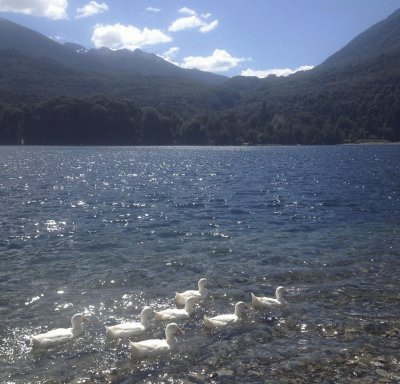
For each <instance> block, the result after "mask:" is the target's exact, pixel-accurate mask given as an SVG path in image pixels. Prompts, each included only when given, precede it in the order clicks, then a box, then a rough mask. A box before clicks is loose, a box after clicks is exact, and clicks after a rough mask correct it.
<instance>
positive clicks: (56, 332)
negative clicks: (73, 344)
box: [31, 313, 89, 349]
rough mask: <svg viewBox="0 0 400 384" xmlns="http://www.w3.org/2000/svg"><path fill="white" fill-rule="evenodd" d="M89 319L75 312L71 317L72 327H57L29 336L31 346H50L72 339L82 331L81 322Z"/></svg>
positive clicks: (36, 347)
mask: <svg viewBox="0 0 400 384" xmlns="http://www.w3.org/2000/svg"><path fill="white" fill-rule="evenodd" d="M84 321H89V320H88V318H87V317H85V316H84V315H83V314H80V313H77V314H75V315H74V316H72V318H71V325H72V328H57V329H53V330H51V331H49V332H46V333H41V334H39V335H33V336H31V345H32V348H35V349H39V348H45V349H47V348H52V347H55V346H57V345H59V344H62V343H65V342H67V341H69V340H73V339H75V338H76V337H78V336H79V335H80V334H81V333H82V332H83V325H82V322H84Z"/></svg>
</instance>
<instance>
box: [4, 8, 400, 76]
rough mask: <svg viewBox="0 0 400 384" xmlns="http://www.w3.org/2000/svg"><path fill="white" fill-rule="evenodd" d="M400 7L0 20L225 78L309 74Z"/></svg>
mask: <svg viewBox="0 0 400 384" xmlns="http://www.w3.org/2000/svg"><path fill="white" fill-rule="evenodd" d="M399 8H400V0H104V1H103V0H98V1H93V0H0V17H3V18H6V19H9V20H11V21H14V22H16V23H18V24H21V25H23V26H25V27H28V28H31V29H34V30H36V31H38V32H40V33H42V34H44V35H46V36H48V37H50V38H52V39H54V40H56V41H59V42H60V43H64V42H74V43H78V44H80V45H83V46H84V47H85V48H88V49H90V48H100V47H108V48H110V49H123V48H125V49H129V50H134V49H136V48H140V49H141V50H143V51H145V52H151V53H155V54H157V55H159V56H160V57H162V58H164V59H166V60H168V61H170V62H172V63H174V64H176V65H179V66H181V67H183V68H197V69H201V70H205V71H209V72H214V73H219V74H223V75H226V76H236V75H243V76H258V77H265V76H268V75H269V74H276V75H278V76H287V75H289V74H291V73H294V72H296V71H298V70H307V69H311V68H312V67H313V66H316V65H318V64H320V63H322V62H323V61H324V60H325V59H327V58H328V57H329V56H330V55H332V54H333V53H335V52H336V51H337V50H339V49H340V48H342V47H344V46H345V45H346V44H347V43H348V42H349V41H350V40H352V39H353V38H354V37H356V36H357V35H358V34H359V33H361V32H363V31H364V30H366V29H367V28H369V27H370V26H372V25H373V24H375V23H377V22H379V21H381V20H383V19H384V18H386V17H387V16H389V15H390V14H391V13H392V12H394V11H395V10H397V9H399Z"/></svg>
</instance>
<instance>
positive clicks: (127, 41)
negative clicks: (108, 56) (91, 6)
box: [92, 23, 172, 50]
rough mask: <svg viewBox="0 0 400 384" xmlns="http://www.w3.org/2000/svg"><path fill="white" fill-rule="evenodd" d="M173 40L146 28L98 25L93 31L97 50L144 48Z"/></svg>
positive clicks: (93, 40) (157, 31)
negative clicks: (103, 48)
mask: <svg viewBox="0 0 400 384" xmlns="http://www.w3.org/2000/svg"><path fill="white" fill-rule="evenodd" d="M170 41H172V38H171V37H170V36H168V35H166V34H164V33H163V32H162V31H161V30H159V29H148V28H144V29H143V30H140V29H139V28H137V27H135V26H133V25H122V24H119V23H117V24H114V25H104V24H96V25H95V26H94V29H93V35H92V42H93V43H94V45H95V47H96V48H101V47H107V48H110V49H123V48H126V49H130V50H134V49H136V48H142V47H144V46H146V45H156V44H161V43H169V42H170Z"/></svg>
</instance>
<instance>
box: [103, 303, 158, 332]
mask: <svg viewBox="0 0 400 384" xmlns="http://www.w3.org/2000/svg"><path fill="white" fill-rule="evenodd" d="M152 316H153V310H152V309H151V308H150V307H144V308H143V309H142V312H141V313H140V322H127V323H121V324H116V325H112V326H106V334H107V336H109V337H111V338H112V339H118V338H128V337H132V336H137V335H141V334H142V333H144V332H145V331H146V330H147V329H149V328H150V326H151V321H150V320H151V318H152Z"/></svg>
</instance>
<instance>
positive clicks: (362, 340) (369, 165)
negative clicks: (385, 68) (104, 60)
mask: <svg viewBox="0 0 400 384" xmlns="http://www.w3.org/2000/svg"><path fill="white" fill-rule="evenodd" d="M0 165H1V167H0V170H1V179H0V197H1V199H0V210H1V226H0V255H1V256H0V257H1V259H0V260H1V263H2V267H1V269H0V289H1V296H0V319H1V321H0V382H1V383H3V382H4V383H18V384H19V383H162V382H165V383H186V384H188V383H237V382H243V383H266V382H268V383H284V382H290V383H310V382H313V383H317V382H321V383H347V382H348V383H350V382H351V383H396V382H399V381H400V352H399V350H400V348H399V347H400V342H399V336H400V335H399V333H400V331H399V329H400V290H399V288H400V283H399V273H398V271H400V257H399V256H400V241H399V240H400V237H399V232H400V146H398V145H393V146H385V145H369V146H337V147H240V148H231V147H229V148H220V147H217V148H214V147H138V148H135V147H133V148H132V147H129V148H128V147H126V148H117V147H111V148H106V147H79V148H78V147H76V148H73V147H72V148H69V147H68V148H67V147H0ZM201 277H207V278H208V279H209V280H210V288H209V293H210V295H209V297H208V298H207V299H206V300H205V301H204V302H203V303H202V304H201V305H200V306H199V307H198V308H197V309H196V312H195V313H194V315H193V317H192V318H190V319H189V320H187V321H180V322H179V325H180V326H182V328H184V330H185V335H184V336H179V337H178V340H179V346H178V349H177V350H176V351H175V352H174V353H171V354H169V355H166V356H163V357H160V358H155V359H151V360H146V361H142V362H133V361H131V360H130V354H129V347H128V343H127V342H126V341H113V342H111V341H109V340H107V339H106V337H105V331H104V324H106V325H111V324H115V323H116V322H120V321H130V320H137V319H138V317H139V313H140V311H141V308H142V307H143V306H145V305H150V306H152V307H154V308H156V309H161V308H166V307H169V306H172V305H173V297H174V293H175V291H183V290H186V289H195V288H196V286H197V281H198V280H199V278H201ZM278 285H283V286H285V288H286V293H285V297H286V299H287V301H288V303H289V304H288V305H287V306H286V307H284V308H282V309H277V310H273V311H269V310H254V309H249V310H248V313H247V318H246V319H245V320H244V321H243V322H242V323H241V324H240V325H239V326H237V327H232V328H228V329H226V330H217V331H212V332H210V331H207V330H206V329H205V328H204V326H203V321H202V318H203V316H204V315H205V314H207V315H216V314H220V313H228V312H233V306H234V304H235V303H236V302H237V301H239V300H241V301H245V302H247V303H250V292H254V293H255V294H256V295H260V296H273V294H274V291H275V288H276V287H277V286H278ZM83 311H85V312H87V313H90V314H91V322H90V323H89V324H87V325H86V329H85V332H84V334H83V335H82V336H81V337H79V338H77V339H75V340H73V341H71V342H70V343H66V344H63V345H60V346H59V347H56V348H53V349H51V350H49V351H47V352H46V353H42V354H34V353H32V352H31V350H30V347H29V346H28V345H27V340H28V339H29V336H30V335H32V334H37V333H42V332H45V331H47V330H50V329H52V328H58V327H69V326H70V318H71V316H72V315H73V314H74V313H77V312H83ZM164 327H165V323H155V324H154V326H153V327H152V329H150V330H149V331H148V332H147V333H146V335H144V336H143V337H142V338H139V339H143V338H163V336H164Z"/></svg>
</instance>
